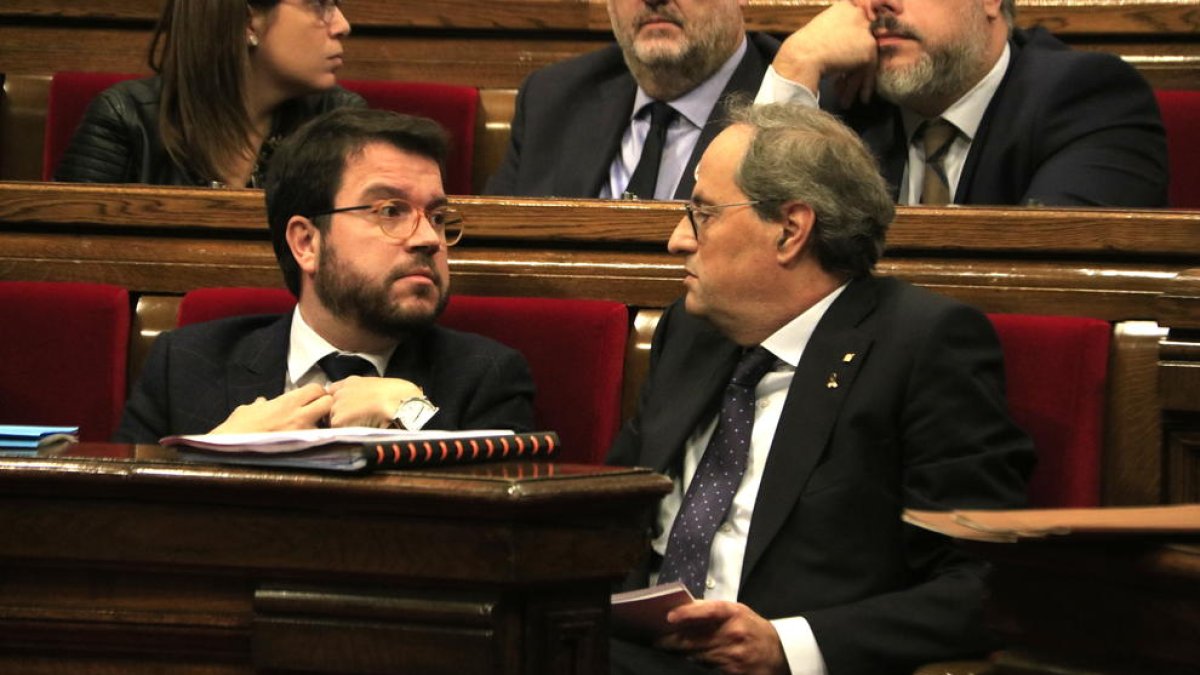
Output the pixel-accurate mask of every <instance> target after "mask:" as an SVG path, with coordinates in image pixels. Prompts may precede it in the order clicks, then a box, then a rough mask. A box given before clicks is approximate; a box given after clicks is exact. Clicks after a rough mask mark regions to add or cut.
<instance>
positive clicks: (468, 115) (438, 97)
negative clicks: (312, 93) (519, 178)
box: [341, 80, 479, 195]
mask: <svg viewBox="0 0 1200 675" xmlns="http://www.w3.org/2000/svg"><path fill="white" fill-rule="evenodd" d="M341 85H342V86H343V87H345V88H346V89H349V90H350V91H352V92H355V93H356V94H358V95H359V96H362V97H363V98H364V99H366V101H367V105H369V106H371V107H372V108H379V109H381V110H394V111H396V112H401V113H406V114H409V115H420V116H422V117H428V118H430V119H432V120H436V121H437V122H438V123H439V124H441V125H442V126H443V127H445V128H446V131H448V132H450V154H449V157H447V158H446V185H445V190H446V193H447V194H452V195H469V194H472V193H473V192H474V190H473V189H472V187H471V173H472V168H473V162H472V160H473V159H474V156H475V120H476V117H477V115H478V112H479V90H478V89H476V88H475V87H465V86H458V85H450V84H438V83H433V82H391V81H387V80H343V81H342V82H341Z"/></svg>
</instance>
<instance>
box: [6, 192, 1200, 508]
mask: <svg viewBox="0 0 1200 675" xmlns="http://www.w3.org/2000/svg"><path fill="white" fill-rule="evenodd" d="M457 202H458V204H459V206H460V207H461V209H462V210H463V212H464V214H465V216H466V218H467V231H466V237H465V238H464V239H463V241H462V243H461V244H460V245H458V246H456V247H455V248H453V249H452V250H451V253H450V259H451V260H450V262H451V269H452V273H453V288H454V290H455V292H458V293H464V294H471V295H510V296H540V297H566V298H594V299H605V300H614V301H618V302H622V303H625V304H627V305H629V306H630V307H631V308H632V309H633V310H634V316H635V322H634V330H635V337H634V340H633V342H632V344H631V346H630V350H629V355H628V358H627V370H626V374H627V378H628V379H627V381H626V388H625V399H624V403H625V410H626V413H627V414H628V413H631V412H632V409H633V405H634V401H635V397H636V393H637V390H638V384H639V383H640V381H641V378H643V377H644V373H645V365H646V358H647V354H648V352H647V350H646V347H647V344H648V341H649V339H650V335H651V332H652V330H653V325H654V319H655V317H656V313H657V311H658V310H660V309H661V308H663V307H665V306H666V305H667V304H669V303H670V302H672V301H673V300H675V299H676V298H677V297H678V296H679V295H680V293H681V291H682V285H681V283H680V280H681V278H682V263H681V260H680V259H679V258H678V257H676V256H672V255H670V254H668V253H667V252H666V250H665V242H666V240H667V238H668V237H669V235H670V232H671V230H672V228H674V227H675V225H676V224H677V223H678V222H679V220H680V218H681V216H682V211H681V209H680V207H679V205H678V204H673V203H665V202H623V201H601V200H536V199H511V198H484V197H466V198H461V199H458V200H457ZM264 221H265V216H264V213H263V206H262V193H261V192H259V191H255V190H223V191H214V190H204V189H193V188H160V187H147V186H96V185H65V184H43V183H0V279H32V280H77V281H102V282H107V283H113V284H119V285H122V286H125V287H127V288H129V289H131V290H132V291H134V292H135V293H136V294H137V295H138V296H139V297H140V299H141V300H140V301H139V312H138V315H139V321H141V322H142V323H139V324H138V326H136V327H135V328H136V330H135V331H134V337H133V341H134V343H133V344H132V345H131V355H132V365H131V367H134V368H136V364H137V363H139V362H140V354H142V353H144V351H145V348H146V346H147V344H148V343H149V341H150V340H151V339H152V334H153V331H154V330H158V329H165V328H169V327H170V326H171V324H172V322H173V316H174V306H175V304H174V303H175V301H176V298H177V297H178V295H180V294H182V293H184V292H186V291H188V290H190V289H192V288H197V287H203V286H281V285H282V279H281V276H280V273H279V271H278V266H277V264H276V261H275V258H274V255H273V253H272V250H271V246H270V243H269V237H268V233H267V229H266V224H265V222H264ZM1197 261H1200V212H1194V211H1193V212H1189V211H1166V210H1158V211H1119V210H1074V211H1073V210H1064V209H995V208H968V207H958V208H948V209H946V208H943V209H935V208H922V207H900V208H899V209H898V215H897V218H896V222H895V224H894V225H893V226H892V228H891V231H890V233H889V246H888V249H887V251H886V254H885V256H884V258H883V260H882V261H881V262H880V265H879V271H880V272H881V273H884V274H892V275H895V276H899V277H902V278H905V279H908V280H910V281H912V282H914V283H917V284H920V285H923V286H926V287H929V288H931V289H933V290H936V291H938V292H941V293H944V294H946V295H950V296H953V297H956V298H959V299H961V300H963V301H965V302H968V303H971V304H974V305H976V306H978V307H980V308H981V309H983V310H985V311H989V312H1018V313H1032V314H1068V315H1084V316H1093V317H1097V318H1101V319H1104V320H1107V321H1110V322H1112V323H1113V324H1114V343H1113V356H1112V365H1111V371H1110V377H1109V395H1110V400H1109V407H1108V422H1107V425H1106V426H1107V432H1106V434H1107V435H1106V442H1105V448H1106V450H1105V452H1106V455H1105V457H1106V458H1105V466H1104V478H1103V481H1104V500H1105V503H1109V504H1139V503H1156V502H1159V501H1163V500H1177V499H1180V498H1183V496H1186V495H1189V494H1192V492H1193V488H1191V487H1189V486H1191V485H1193V484H1195V483H1196V482H1197V481H1200V479H1193V478H1192V477H1193V476H1200V456H1197V453H1196V452H1194V443H1192V441H1191V440H1189V439H1193V438H1195V437H1196V436H1195V434H1197V433H1200V410H1198V409H1197V408H1198V407H1200V406H1197V405H1196V404H1195V401H1196V392H1198V391H1200V339H1198V338H1197V333H1196V331H1195V326H1196V325H1197V324H1198V323H1200V319H1198V317H1200V283H1197V282H1196V279H1198V278H1200V265H1198V263H1197ZM147 331H149V333H150V335H143V333H146V332H147ZM1168 331H1170V337H1169V339H1167V338H1168ZM1164 420H1165V422H1164ZM1164 424H1165V426H1164ZM1189 434H1191V435H1189ZM1168 448H1170V450H1169V449H1168ZM1168 452H1169V453H1170V458H1169V459H1164V457H1166V456H1167V453H1168ZM1172 476H1174V477H1177V478H1172ZM1171 481H1173V482H1171ZM1180 481H1184V482H1180ZM1189 481H1190V482H1189Z"/></svg>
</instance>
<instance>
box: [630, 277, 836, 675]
mask: <svg viewBox="0 0 1200 675" xmlns="http://www.w3.org/2000/svg"><path fill="white" fill-rule="evenodd" d="M845 288H846V286H845V285H842V286H840V287H839V288H837V289H836V290H834V291H833V292H832V293H830V294H829V295H827V296H825V297H824V298H822V299H821V300H820V301H819V302H818V303H816V304H815V305H813V306H812V307H810V308H808V310H806V311H805V312H804V313H803V314H801V315H800V316H797V317H796V318H795V319H792V320H791V321H790V322H788V323H787V324H786V325H784V326H783V327H782V328H780V329H779V330H777V331H775V333H773V334H772V335H771V336H770V337H768V338H767V339H766V340H764V341H763V343H762V346H763V347H765V348H766V349H767V350H768V351H770V352H771V353H772V354H774V355H775V356H776V357H777V358H778V359H779V360H780V361H782V364H776V367H775V369H774V370H771V371H769V372H768V373H767V374H766V375H764V376H763V378H762V379H761V380H759V382H758V386H757V387H755V389H754V398H755V402H754V428H753V429H752V430H751V432H750V457H749V458H748V460H747V462H746V473H745V474H744V475H743V476H742V482H741V484H740V485H739V486H738V489H737V492H736V493H734V496H733V503H732V504H731V505H730V507H729V515H728V517H727V519H726V521H725V522H724V523H723V524H722V525H721V527H720V528H718V529H717V533H716V535H715V536H714V537H713V543H712V554H711V557H710V558H709V565H708V578H707V579H706V582H705V591H704V597H705V599H707V600H729V601H731V602H736V601H737V597H738V588H739V586H740V584H741V578H742V561H743V557H744V555H745V553H746V540H747V537H748V536H749V534H750V520H751V516H753V514H754V502H755V500H756V499H757V497H758V487H759V484H760V483H761V482H762V474H763V468H764V467H765V466H766V465H767V455H768V454H769V453H770V451H771V442H772V440H773V439H774V438H775V429H776V427H778V426H779V418H780V416H781V415H782V413H783V404H784V401H785V400H786V399H787V393H788V388H789V387H791V385H792V377H793V376H794V375H795V373H796V366H797V365H799V363H800V357H801V356H802V355H803V354H804V349H805V347H807V346H808V341H809V338H811V337H812V334H813V330H815V329H816V327H817V323H818V322H820V320H821V317H822V316H824V315H825V311H826V310H827V309H829V306H830V305H832V304H833V301H834V300H836V299H837V297H838V296H839V295H841V293H842V291H843V290H845ZM716 426H717V419H716V416H715V415H714V416H713V418H712V419H711V420H709V422H708V423H707V424H705V425H704V426H702V427H700V428H699V429H698V430H697V431H696V432H695V433H693V434H692V436H691V437H690V438H689V439H688V441H687V444H686V446H685V447H684V455H683V475H682V476H680V477H676V478H675V479H674V480H675V486H674V490H673V491H672V492H671V493H670V494H668V495H667V496H666V497H664V498H663V500H662V502H661V503H660V505H659V511H658V522H659V524H660V525H661V526H662V527H661V529H662V532H661V534H660V535H659V536H658V537H656V538H655V539H654V541H653V542H651V546H652V547H653V548H654V550H655V552H657V553H658V554H659V555H662V554H663V553H665V552H666V549H667V541H668V540H669V539H670V536H671V525H672V524H673V523H674V522H675V516H676V514H678V512H679V508H680V506H681V504H682V502H683V495H684V494H686V493H687V488H688V485H689V484H690V483H691V481H692V476H694V475H695V473H696V467H697V466H698V465H699V464H700V458H701V457H702V456H703V455H704V449H705V448H707V447H708V441H709V439H710V438H712V434H713V432H714V431H715V430H716ZM650 581H651V583H652V584H653V583H655V582H656V581H657V577H655V578H652V579H651V580H650ZM771 623H772V624H773V625H774V626H775V630H776V631H777V632H778V633H779V638H780V641H781V642H782V643H783V649H784V653H785V654H786V655H787V660H788V667H789V668H791V672H792V674H793V675H825V672H826V671H825V660H824V658H822V656H821V650H820V648H819V647H818V645H817V642H816V639H815V638H814V637H813V633H812V628H811V627H809V625H808V620H807V619H805V618H804V617H802V616H797V617H788V618H783V619H775V620H774V621H772V622H771Z"/></svg>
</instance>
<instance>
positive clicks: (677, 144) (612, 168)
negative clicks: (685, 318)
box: [487, 0, 779, 199]
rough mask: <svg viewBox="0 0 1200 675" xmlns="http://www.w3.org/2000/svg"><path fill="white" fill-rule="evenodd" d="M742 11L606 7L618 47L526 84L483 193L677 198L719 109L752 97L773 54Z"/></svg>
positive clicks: (674, 1)
mask: <svg viewBox="0 0 1200 675" xmlns="http://www.w3.org/2000/svg"><path fill="white" fill-rule="evenodd" d="M746 2H747V0H608V15H609V18H610V19H611V21H612V28H613V35H614V36H615V37H616V40H617V42H616V44H615V45H611V46H609V47H606V48H604V49H601V50H599V51H596V52H592V53H590V54H585V55H583V56H579V57H576V58H573V59H570V60H567V61H564V62H562V63H556V64H554V65H551V66H548V67H546V68H543V69H541V70H538V71H537V72H534V73H533V74H532V75H530V76H529V77H528V78H527V79H526V80H525V82H524V83H523V84H522V85H521V89H520V91H519V92H518V93H517V102H516V110H515V112H514V115H513V121H512V134H511V136H510V141H509V146H508V151H507V153H506V154H505V157H504V160H503V162H502V163H501V165H500V167H499V169H497V171H496V173H495V175H493V176H492V177H491V180H490V181H489V182H488V185H487V193H488V194H495V195H521V196H530V197H602V198H619V197H622V196H630V195H632V196H636V197H638V198H640V199H686V198H687V197H688V195H690V194H691V192H692V183H693V178H692V174H693V173H694V171H695V167H696V162H698V161H699V159H700V155H701V154H703V153H704V149H705V148H706V147H708V144H709V142H711V141H712V139H713V138H714V137H716V135H717V133H718V132H720V130H721V129H722V128H724V125H725V122H724V117H725V116H724V109H725V105H724V103H723V100H724V99H725V97H726V96H728V95H729V94H732V93H739V92H740V93H747V94H750V95H753V94H754V93H755V92H756V91H758V88H759V84H760V82H761V81H762V76H763V72H765V70H766V68H767V65H768V64H769V63H770V62H771V59H772V58H773V56H774V54H775V50H776V49H778V47H779V43H778V41H776V40H775V39H774V38H772V37H770V36H768V35H762V34H758V33H749V34H748V33H746V29H745V26H744V23H743V21H742V10H741V7H742V6H744V5H745V4H746ZM647 148H649V151H647Z"/></svg>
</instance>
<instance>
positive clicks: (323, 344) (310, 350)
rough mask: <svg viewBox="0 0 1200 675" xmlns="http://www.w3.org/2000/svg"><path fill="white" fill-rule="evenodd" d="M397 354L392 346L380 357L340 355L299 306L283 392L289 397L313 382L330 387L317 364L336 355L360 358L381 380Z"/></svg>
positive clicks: (296, 310) (293, 322)
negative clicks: (367, 363)
mask: <svg viewBox="0 0 1200 675" xmlns="http://www.w3.org/2000/svg"><path fill="white" fill-rule="evenodd" d="M395 351H396V345H392V346H391V348H390V349H388V350H387V351H385V352H383V353H380V354H370V353H366V352H340V351H339V350H338V348H337V347H334V346H333V345H331V344H329V343H328V342H327V341H326V340H325V338H323V337H321V336H320V335H317V332H316V331H314V330H313V329H312V327H311V326H309V325H308V323H307V322H305V321H304V317H303V316H301V315H300V306H299V305H297V306H296V308H295V309H294V310H292V330H291V334H290V336H289V338H288V358H287V372H286V373H284V383H283V391H284V392H285V393H286V392H289V391H292V390H293V389H299V388H300V387H303V386H304V385H306V384H310V383H313V382H316V383H317V384H319V385H321V386H325V385H327V384H329V378H328V377H326V376H325V371H323V370H321V366H319V365H317V361H320V360H321V359H323V358H325V357H326V356H328V355H329V354H333V353H342V354H352V355H354V356H361V357H363V358H364V359H366V360H368V361H370V362H371V364H372V365H374V366H375V371H376V372H377V373H379V376H380V377H382V376H383V374H384V373H386V372H387V364H388V361H390V360H391V358H392V353H393V352H395Z"/></svg>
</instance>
